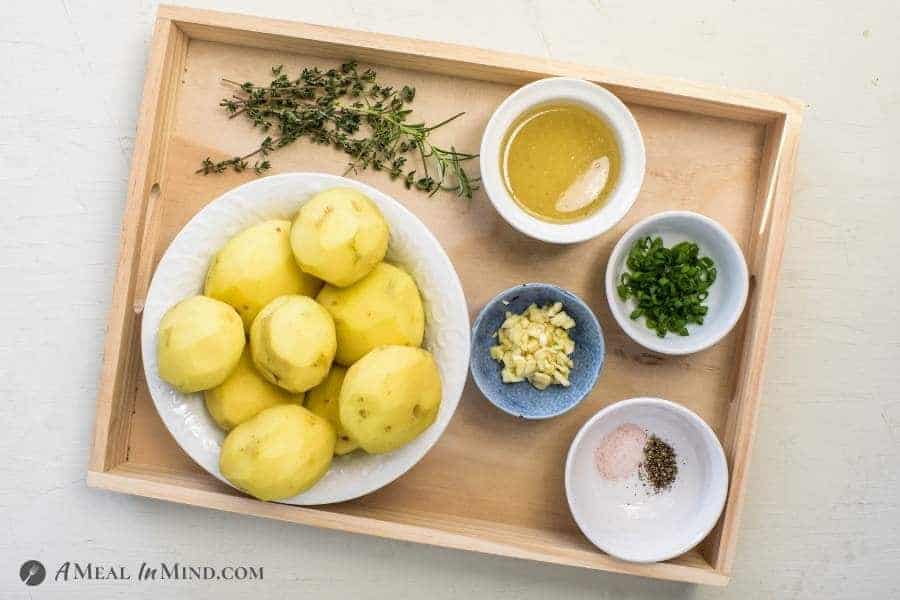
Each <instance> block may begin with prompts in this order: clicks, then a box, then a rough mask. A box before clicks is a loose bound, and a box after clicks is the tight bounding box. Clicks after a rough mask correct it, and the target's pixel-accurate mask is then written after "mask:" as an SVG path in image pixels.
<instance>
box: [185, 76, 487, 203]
mask: <svg viewBox="0 0 900 600" xmlns="http://www.w3.org/2000/svg"><path fill="white" fill-rule="evenodd" d="M272 75H273V76H275V79H273V80H272V81H271V82H270V83H269V85H267V86H258V85H254V84H253V83H251V82H249V81H248V82H245V83H239V82H237V81H232V80H230V79H223V80H222V81H223V82H224V83H226V84H228V85H232V86H234V87H236V88H237V89H236V91H235V93H234V94H232V95H231V96H230V97H228V98H224V99H223V100H222V102H221V103H220V104H219V105H220V106H222V107H224V108H225V110H226V111H228V113H230V116H229V118H234V117H237V116H239V115H244V116H245V117H246V118H248V119H249V120H250V121H251V122H252V123H253V125H254V127H259V128H260V129H262V130H263V131H265V132H272V133H270V134H269V135H267V136H266V137H265V138H264V139H263V140H262V142H260V144H259V146H258V147H256V148H255V149H253V150H252V151H251V152H248V153H247V154H244V155H243V156H235V157H234V158H229V159H226V160H222V161H219V162H214V161H213V160H212V159H211V158H209V157H207V158H205V159H204V160H203V162H202V163H201V166H200V168H199V169H197V173H203V174H204V175H208V174H210V173H222V172H224V171H226V170H228V169H232V170H234V171H237V172H242V171H245V170H247V169H253V171H255V172H256V173H257V174H262V173H264V172H266V171H268V170H269V168H271V166H272V165H271V163H270V162H269V160H268V156H269V154H271V153H272V152H274V151H275V150H277V149H279V148H284V147H285V146H288V145H290V144H292V143H294V142H295V141H297V140H298V139H301V138H306V139H307V140H309V141H311V142H314V143H316V144H323V145H324V144H327V145H331V146H334V147H335V148H338V149H339V150H342V151H343V152H345V153H346V154H348V155H349V156H350V162H349V164H348V167H347V172H348V173H349V172H353V173H356V172H359V171H364V170H366V169H370V168H371V169H372V170H375V171H386V172H387V173H388V175H390V177H391V179H398V178H402V179H403V183H404V184H405V185H406V187H407V189H409V188H415V189H418V190H421V191H423V192H427V193H428V194H430V195H434V194H436V193H437V192H438V191H440V190H444V191H448V192H455V193H456V195H457V196H460V197H465V198H471V197H472V192H473V191H474V190H476V189H478V182H479V178H478V177H473V176H471V175H470V174H469V173H468V172H467V171H466V169H465V166H464V163H465V162H466V161H469V160H472V159H474V158H477V157H478V155H477V154H467V153H464V152H458V151H457V150H456V148H455V147H454V146H450V149H449V150H448V149H446V148H440V147H438V146H435V145H434V144H432V143H431V141H430V140H429V136H430V134H431V132H433V131H434V130H435V129H438V128H439V127H443V126H444V125H446V124H447V123H450V122H451V121H453V120H454V119H457V118H459V117H460V116H462V115H463V114H464V113H458V114H455V115H453V116H452V117H450V118H448V119H445V120H444V121H441V122H440V123H437V124H436V125H427V124H426V123H410V122H407V117H408V116H409V115H410V113H412V109H411V108H409V104H411V103H412V101H413V100H414V99H415V96H416V90H415V88H413V87H411V86H408V85H404V86H403V87H402V88H400V89H396V88H394V87H392V86H387V85H383V84H381V83H379V82H378V78H377V74H376V73H375V71H374V70H373V69H365V70H364V71H363V72H362V73H360V72H359V70H358V68H357V63H356V62H355V61H350V62H347V63H344V64H342V65H341V66H340V68H339V69H329V70H328V71H321V70H319V69H318V68H315V67H312V68H305V69H303V71H302V72H301V73H300V76H299V77H298V78H297V79H291V78H289V77H288V76H287V74H285V73H284V68H283V66H282V65H278V66H275V67H272ZM410 156H418V159H419V162H420V163H421V169H422V172H421V173H419V174H418V175H417V171H418V169H409V168H408V165H407V161H408V158H410ZM254 157H258V158H257V159H255V160H254V161H253V162H252V164H251V162H250V159H253V158H254Z"/></svg>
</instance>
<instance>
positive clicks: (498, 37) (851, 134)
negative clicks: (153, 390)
mask: <svg viewBox="0 0 900 600" xmlns="http://www.w3.org/2000/svg"><path fill="white" fill-rule="evenodd" d="M155 4H156V3H155V2H137V1H134V0H131V1H116V2H87V1H84V2H82V1H76V0H61V1H55V2H51V1H44V0H30V1H24V0H6V1H4V2H2V3H0V403H2V404H0V406H2V415H0V416H2V425H3V429H2V433H0V460H2V465H3V466H2V467H0V531H2V533H0V597H2V598H4V599H5V598H19V597H22V598H25V597H28V592H31V594H32V596H33V597H34V598H50V597H53V598H63V597H65V598H90V599H107V598H125V597H128V598H170V597H179V596H180V597H188V594H190V597H191V598H204V597H210V598H212V597H215V598H221V599H229V598H236V599H238V598H240V599H243V598H247V597H251V598H267V597H272V598H284V597H294V598H326V599H332V598H334V599H338V598H341V599H344V598H351V599H354V600H355V599H364V598H408V597H409V598H448V599H449V598H452V599H458V598H510V599H513V598H515V599H519V598H545V597H549V598H554V600H563V599H567V598H580V597H589V598H594V599H605V598H610V599H612V598H617V599H618V598H753V599H762V598H778V599H783V598H816V599H820V598H879V599H882V598H883V599H888V598H897V597H900V498H898V495H900V475H898V473H900V468H898V465H900V391H898V386H900V364H898V362H900V308H898V303H900V294H898V283H897V280H898V278H900V267H898V264H900V240H898V237H897V226H898V225H900V84H898V79H900V66H898V58H900V8H898V7H897V5H896V3H895V2H892V1H884V2H862V1H860V2H826V1H824V0H822V1H819V2H803V3H793V2H785V1H784V0H774V1H773V0H766V1H765V2H753V1H751V0H736V1H727V0H709V1H708V2H685V1H681V2H659V3H656V5H655V6H652V5H650V4H649V3H647V4H644V3H641V2H637V1H635V0H617V1H615V2H606V1H601V0H598V1H594V2H591V1H589V0H577V1H576V0H572V1H565V2H563V1H559V0H556V1H554V0H540V1H538V0H535V1H532V2H504V3H503V5H502V6H501V3H500V2H496V3H494V2H490V1H488V0H452V1H449V0H428V1H427V0H390V1H388V0H380V1H378V2H363V1H355V2H354V1H351V0H327V1H326V0H322V1H318V0H317V1H302V0H284V1H280V2H279V1H274V0H272V1H253V2H251V1H249V0H240V1H239V0H222V1H220V2H215V1H213V0H209V1H201V2H192V4H196V5H198V6H205V7H210V8H221V9H224V10H233V11H249V12H252V13H254V14H258V15H264V16H272V17H282V18H291V19H298V20H305V21H309V22H313V23H321V24H327V25H338V26H344V27H350V28H358V29H368V30H373V31H379V32H385V33H395V34H402V35H410V36H416V37H424V38H429V39H435V40H442V41H451V42H458V43H462V44H471V45H478V46H483V47H488V48H496V49H502V50H507V51H513V52H520V53H526V54H532V55H539V56H541V55H543V56H550V57H553V58H556V59H564V60H571V61H578V62H583V63H586V64H593V65H602V66H610V67H617V68H625V69H632V70H637V71H643V72H647V73H654V74H665V75H674V76H680V77H685V78H689V79H695V80H699V81H706V82H712V83H719V84H723V85H728V86H735V87H741V88H754V89H759V90H763V91H768V92H773V93H778V94H785V95H790V96H795V97H798V98H802V99H804V100H805V101H807V102H808V104H809V109H808V112H807V114H806V121H805V123H804V129H803V135H802V141H801V149H800V157H799V165H798V172H797V177H796V189H795V192H794V209H793V216H792V218H791V223H790V229H789V232H788V244H787V249H786V256H785V262H784V270H783V276H782V283H781V288H780V293H779V298H778V302H779V305H778V310H777V313H776V322H775V333H774V337H773V339H772V345H771V350H770V359H769V367H768V371H767V376H766V383H765V389H764V400H763V405H762V412H761V415H760V423H759V433H758V435H757V438H756V453H755V457H754V461H753V466H752V469H751V475H750V482H749V491H748V502H747V507H746V511H745V514H744V519H743V524H742V528H741V536H740V545H739V549H738V557H737V564H736V567H735V578H734V581H733V583H732V584H731V585H730V586H729V587H728V588H726V589H724V590H719V589H714V588H695V587H691V586H685V585H680V584H671V583H661V582H654V581H649V580H641V579H635V578H629V577H624V576H617V575H606V574H602V573H594V572H588V571H583V570H578V569H571V568H563V567H553V566H543V565H537V564H533V563H528V562H523V561H518V560H510V559H503V558H495V557H488V556H482V555H476V554H469V553H463V552H458V551H449V550H441V549H435V548H428V547H422V546H416V545H412V544H406V543H399V542H394V541H385V540H379V539H373V538H367V537H362V536H355V535H349V534H342V533H336V532H331V531H320V530H316V529H311V528H308V527H301V526H289V525H285V524H282V523H276V522H270V521H265V520H260V519H252V518H245V517H240V516H235V515H229V514H224V513H219V512H213V511H208V510H203V509H196V508H187V507H184V506H178V505H174V504H167V503H162V502H156V501H151V500H147V499H142V498H134V497H128V496H123V495H117V494H113V493H108V492H101V491H96V490H90V489H88V488H86V486H85V482H84V473H85V469H86V463H87V456H88V449H89V440H90V436H91V423H92V420H93V410H94V396H95V391H96V382H97V377H98V373H99V365H100V354H101V347H102V338H103V329H104V322H105V318H106V313H107V309H108V305H109V297H110V293H111V287H112V279H113V268H114V265H115V261H116V251H117V247H118V234H119V224H120V222H121V216H122V209H123V205H124V201H125V191H126V178H127V174H128V168H129V163H130V156H131V151H132V144H133V140H134V130H135V123H136V119H137V108H138V103H139V99H140V98H139V94H140V90H141V82H142V79H143V75H144V65H145V61H146V55H147V45H148V41H149V38H150V33H151V24H152V22H153V18H154V12H155ZM29 558H39V559H41V560H42V561H43V562H44V563H45V564H48V565H51V567H53V566H55V565H56V564H58V563H59V562H60V561H62V560H66V559H68V560H80V561H94V562H95V563H96V562H124V563H126V564H129V565H133V564H137V563H139V562H140V561H141V560H147V561H160V560H167V561H168V560H179V561H181V562H182V563H208V564H212V565H217V566H225V565H228V564H235V563H241V562H247V561H248V560H249V561H250V562H254V563H258V564H262V565H264V567H265V575H266V579H265V582H264V583H244V584H238V583H233V584H218V585H217V584H209V585H201V586H195V587H194V588H189V587H186V586H185V587H179V586H178V585H173V584H168V585H166V586H165V587H161V586H159V585H157V586H153V585H150V584H135V583H132V584H125V585H122V584H120V585H115V584H113V585H110V584H93V585H92V584H79V585H75V584H69V585H52V584H51V585H48V584H46V583H45V584H44V585H42V586H40V587H37V588H25V587H24V586H23V585H22V584H21V582H20V581H19V580H18V577H17V572H18V568H19V565H20V564H21V563H22V562H23V561H24V560H26V559H29Z"/></svg>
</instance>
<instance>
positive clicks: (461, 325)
mask: <svg viewBox="0 0 900 600" xmlns="http://www.w3.org/2000/svg"><path fill="white" fill-rule="evenodd" d="M334 187H351V188H354V189H357V190H359V191H361V192H362V193H363V194H366V195H367V196H368V197H369V198H371V199H372V201H373V202H375V204H377V205H378V208H380V209H381V212H382V214H383V215H384V218H385V219H386V220H387V222H388V225H390V229H391V238H390V243H389V246H388V253H387V260H389V261H391V262H393V263H396V264H399V265H402V266H403V267H404V268H405V269H406V270H407V271H409V273H410V274H411V275H412V276H413V278H414V279H415V280H416V283H417V284H418V285H419V289H420V291H421V292H422V299H423V300H424V307H425V340H424V343H423V345H424V346H425V348H427V349H428V350H429V351H431V353H432V354H433V355H434V358H435V360H436V361H437V364H438V368H439V369H440V372H441V380H442V399H441V408H440V411H439V412H438V416H437V420H436V421H435V423H434V424H432V425H431V427H429V428H428V429H426V430H425V431H424V432H423V433H422V435H420V436H419V437H417V438H416V439H415V440H413V441H412V442H410V443H409V444H407V445H406V446H403V447H402V448H399V449H397V450H395V451H393V452H388V453H386V454H366V453H364V452H361V451H360V452H353V453H351V454H348V455H346V456H338V457H335V459H334V461H333V462H332V463H331V468H330V469H329V471H328V473H326V474H325V476H324V477H322V479H320V480H319V481H318V482H317V483H316V485H314V486H313V487H312V488H310V489H309V490H307V491H305V492H303V493H302V494H298V495H297V496H294V497H293V498H287V499H284V500H281V501H280V502H282V503H285V504H295V505H300V506H309V505H315V504H328V503H332V502H343V501H345V500H351V499H353V498H357V497H359V496H362V495H365V494H368V493H369V492H373V491H375V490H377V489H378V488H380V487H383V486H385V485H387V484H388V483H390V482H392V481H394V480H395V479H397V478H398V477H400V476H401V475H403V474H404V473H406V471H408V470H409V469H411V468H412V467H413V466H414V465H415V464H416V463H417V462H419V460H421V459H422V457H423V456H425V454H426V453H427V452H428V450H430V449H431V447H432V446H433V445H434V444H435V442H437V440H438V438H439V437H440V436H441V434H442V433H443V432H444V429H446V428H447V425H448V424H449V423H450V419H451V417H453V413H454V412H455V410H456V406H457V404H458V403H459V398H460V396H461V395H462V391H463V386H464V385H465V383H466V377H467V376H468V372H469V348H470V343H469V310H468V307H467V306H466V298H465V295H464V294H463V289H462V284H461V283H460V281H459V277H457V275H456V271H455V270H454V269H453V264H452V263H451V262H450V258H449V257H448V256H447V254H446V253H445V252H444V249H443V248H442V247H441V244H440V242H438V241H437V238H435V237H434V235H432V234H431V232H430V231H429V230H428V228H427V227H426V226H425V224H424V223H422V222H421V221H420V220H419V219H418V218H417V217H416V216H415V215H413V214H412V213H411V212H409V211H408V210H407V209H406V208H404V206H403V205H402V204H400V203H399V202H397V201H396V200H394V199H393V198H391V197H390V196H388V195H387V194H384V193H382V192H380V191H378V190H376V189H375V188H373V187H370V186H368V185H365V184H363V183H360V182H358V181H354V180H352V179H346V178H344V177H337V176H335V175H327V174H324V173H284V174H282V175H273V176H271V177H264V178H262V179H255V180H253V181H251V182H249V183H245V184H244V185H241V186H239V187H236V188H234V189H233V190H230V191H228V192H226V193H225V194H223V195H222V196H220V197H219V198H217V199H216V200H213V201H212V202H210V203H209V204H208V205H206V206H205V207H204V208H203V209H202V210H201V211H200V212H198V213H197V214H196V215H194V217H193V218H191V220H190V221H188V222H187V224H186V225H185V226H184V228H183V229H182V230H181V231H180V232H179V233H178V235H177V236H175V239H174V240H172V243H171V244H170V245H169V247H168V249H166V251H165V253H164V254H163V256H162V258H161V259H160V261H159V265H157V267H156V272H155V273H154V275H153V280H152V281H151V283H150V289H149V292H148V294H147V302H146V304H145V306H144V314H143V319H142V321H141V349H142V355H143V361H144V375H145V376H146V378H147V387H148V388H149V390H150V396H151V397H152V398H153V403H154V405H155V406H156V410H157V411H158V412H159V416H160V417H161V418H162V421H163V423H164V424H165V425H166V427H167V428H168V430H169V432H170V433H171V434H172V437H174V438H175V441H176V442H178V445H179V446H181V448H182V449H183V450H184V451H185V452H186V453H187V454H188V456H190V457H191V458H192V459H194V461H195V462H196V463H197V464H199V465H200V466H201V467H203V468H204V469H206V470H207V471H208V472H209V473H210V474H211V475H213V476H215V477H216V478H218V479H220V480H221V481H223V482H224V483H229V482H228V481H227V480H226V479H225V478H224V477H223V475H222V473H221V471H220V470H219V451H220V447H221V444H222V440H223V439H224V438H225V434H224V433H223V432H222V430H221V429H219V428H218V427H217V426H216V424H215V423H214V422H213V420H212V418H211V417H210V416H209V413H208V412H207V411H206V407H205V406H204V404H203V394H202V393H200V394H182V393H181V392H179V391H177V390H175V389H174V388H173V387H172V386H170V385H169V384H167V383H166V382H164V381H163V380H162V379H160V377H159V371H158V368H157V363H156V334H157V330H158V329H159V321H160V319H161V318H162V315H163V313H165V311H166V310H168V309H169V307H171V306H172V305H173V304H175V303H176V302H178V301H180V300H183V299H184V298H186V297H188V296H191V295H194V294H199V293H201V292H202V290H203V279H204V277H205V276H206V270H207V268H209V262H210V260H211V259H212V257H213V255H214V254H215V253H216V252H217V251H218V250H219V248H221V247H222V245H223V244H224V243H225V242H226V241H227V240H228V239H229V238H230V237H231V236H233V235H235V234H236V233H238V232H239V231H241V230H242V229H244V228H245V227H249V226H250V225H254V224H256V223H259V222H261V221H265V220H267V219H291V218H292V217H293V216H294V214H296V212H297V210H298V209H299V208H300V207H301V206H302V205H303V204H304V203H305V202H306V201H307V200H308V199H309V198H310V197H312V196H313V195H314V194H316V193H317V192H321V191H323V190H327V189H330V188H334ZM229 485H230V484H229Z"/></svg>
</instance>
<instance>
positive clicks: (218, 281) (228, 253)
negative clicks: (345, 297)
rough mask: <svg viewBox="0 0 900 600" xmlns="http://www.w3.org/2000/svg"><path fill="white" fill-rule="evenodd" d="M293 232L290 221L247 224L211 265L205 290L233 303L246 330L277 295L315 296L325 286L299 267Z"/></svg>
mask: <svg viewBox="0 0 900 600" xmlns="http://www.w3.org/2000/svg"><path fill="white" fill-rule="evenodd" d="M290 231H291V223H290V221H277V220H276V221H265V222H263V223H260V224H258V225H254V226H253V227H248V228H247V229H245V230H243V231H242V232H240V233H239V234H237V235H236V236H234V237H233V238H231V239H230V240H228V242H227V243H226V244H225V245H224V246H222V249H221V250H219V252H218V254H216V256H215V258H213V261H212V264H211V265H210V266H209V271H207V273H206V284H205V287H204V288H203V293H204V294H206V295H207V296H209V297H210V298H215V299H217V300H221V301H222V302H226V303H228V304H230V305H231V306H233V307H234V308H235V310H237V311H238V314H239V315H241V319H243V321H244V327H246V328H247V329H249V328H250V325H251V323H253V319H254V318H255V317H256V314H257V313H258V312H259V311H260V310H262V307H263V306H265V305H266V304H268V303H269V302H271V301H272V300H274V299H275V298H277V297H278V296H284V295H286V294H302V295H304V296H315V294H316V292H318V291H319V288H321V287H322V282H321V281H319V280H318V279H316V278H315V277H313V276H312V275H309V274H307V273H304V272H303V271H302V270H300V268H299V267H298V266H297V261H295V260H294V256H293V253H292V252H291V242H290Z"/></svg>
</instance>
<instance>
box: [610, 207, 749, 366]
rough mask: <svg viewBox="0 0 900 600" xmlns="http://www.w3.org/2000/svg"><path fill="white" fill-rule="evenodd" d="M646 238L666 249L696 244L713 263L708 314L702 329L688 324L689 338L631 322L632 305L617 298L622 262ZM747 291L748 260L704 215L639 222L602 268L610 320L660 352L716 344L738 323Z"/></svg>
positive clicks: (667, 215)
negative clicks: (655, 239) (660, 242)
mask: <svg viewBox="0 0 900 600" xmlns="http://www.w3.org/2000/svg"><path fill="white" fill-rule="evenodd" d="M648 236H649V237H657V236H659V237H661V238H662V240H663V243H664V244H665V246H666V247H667V248H668V247H671V246H673V245H675V244H677V243H679V242H683V241H693V242H696V243H697V245H698V246H699V247H700V256H709V257H710V258H712V259H713V262H715V266H716V272H717V275H716V281H715V283H713V285H712V286H710V288H709V290H708V291H709V297H708V298H707V299H706V305H707V306H708V307H709V312H708V313H707V315H706V317H705V318H704V322H703V325H697V324H694V323H691V324H688V326H687V329H688V332H689V333H690V335H688V336H680V335H677V334H674V333H671V332H670V333H668V334H666V337H664V338H661V337H659V336H657V335H656V332H655V331H653V330H652V329H649V328H648V327H647V325H646V324H645V323H644V317H640V318H638V319H634V320H632V319H631V318H630V317H629V315H630V314H631V312H632V311H633V310H634V309H635V307H636V304H635V302H634V300H633V299H628V300H627V301H625V300H622V299H621V298H620V297H619V294H618V292H617V291H616V286H617V285H618V283H619V279H620V277H621V276H622V273H624V272H625V271H626V270H627V267H626V264H625V263H626V261H627V260H628V253H629V252H630V251H631V248H632V246H634V243H635V242H636V241H637V240H639V239H640V238H644V237H648ZM749 289H750V282H749V277H748V273H747V262H746V261H745V260H744V254H743V253H742V252H741V248H740V246H738V244H737V242H736V241H735V240H734V238H733V237H732V236H731V234H730V233H728V231H727V230H726V229H725V228H724V227H722V226H721V225H719V224H718V223H717V222H715V221H713V220H712V219H710V218H709V217H706V216H704V215H701V214H699V213H695V212H690V211H667V212H661V213H658V214H655V215H652V216H650V217H648V218H646V219H644V220H643V221H639V222H638V223H636V224H635V225H633V226H632V227H631V228H630V229H629V230H628V231H626V232H625V235H623V236H622V238H621V239H620V240H619V241H618V243H617V244H616V246H615V248H613V251H612V254H611V255H610V257H609V262H608V263H607V265H606V299H607V301H608V302H609V308H610V310H611V311H612V314H613V317H615V319H616V321H617V322H618V323H619V326H620V327H621V328H622V329H623V330H625V333H627V334H628V337H630V338H631V339H633V340H634V341H635V342H637V343H638V344H640V345H641V346H643V347H644V348H647V349H648V350H653V351H654V352H659V353H661V354H671V355H681V354H691V353H693V352H699V351H700V350H705V349H706V348H709V347H710V346H712V345H713V344H715V343H717V342H718V341H719V340H721V339H722V338H723V337H725V336H726V335H727V334H728V332H729V331H731V330H732V328H733V327H734V326H735V324H736V323H737V322H738V319H740V317H741V313H742V312H743V311H744V305H745V304H746V303H747V293H748V291H749Z"/></svg>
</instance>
